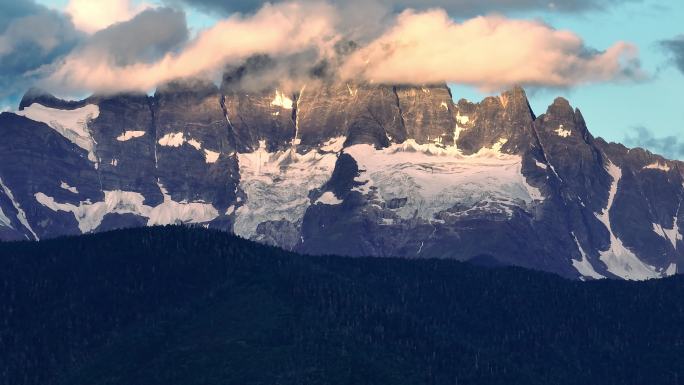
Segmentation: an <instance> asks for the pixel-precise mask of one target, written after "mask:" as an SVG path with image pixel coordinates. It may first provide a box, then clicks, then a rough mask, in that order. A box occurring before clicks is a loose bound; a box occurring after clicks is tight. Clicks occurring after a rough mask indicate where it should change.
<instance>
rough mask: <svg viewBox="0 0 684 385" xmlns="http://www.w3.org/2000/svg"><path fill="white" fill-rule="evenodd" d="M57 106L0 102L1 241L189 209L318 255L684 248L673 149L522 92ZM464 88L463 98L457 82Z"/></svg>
mask: <svg viewBox="0 0 684 385" xmlns="http://www.w3.org/2000/svg"><path fill="white" fill-rule="evenodd" d="M268 68H269V62H268V61H267V60H265V59H263V60H255V61H252V62H251V64H250V65H249V66H246V67H241V68H237V69H233V70H231V71H230V72H227V74H226V76H224V79H223V83H222V84H221V85H220V87H217V86H215V85H214V84H212V83H208V82H203V81H192V80H184V81H178V82H173V83H171V84H168V85H165V86H163V87H160V88H159V90H158V91H157V92H156V94H155V95H154V96H147V95H118V96H93V97H91V98H88V99H85V100H83V101H75V102H64V101H60V100H58V99H56V98H54V97H51V96H49V95H45V94H44V93H40V92H38V91H36V90H32V91H31V92H30V93H28V94H27V96H26V97H25V98H24V100H22V103H21V107H22V110H21V111H19V112H17V113H16V114H15V113H3V114H2V115H0V132H2V134H3V137H4V138H5V140H4V141H3V142H0V151H2V153H3V162H2V164H0V178H1V180H2V184H3V188H2V189H0V209H1V210H2V211H1V212H0V238H1V239H5V240H16V239H44V238H49V237H54V236H59V235H65V234H79V233H83V232H92V231H103V230H107V229H112V228H119V227H128V226H143V225H154V224H164V223H195V224H201V225H204V226H207V227H213V228H219V229H222V230H225V231H232V232H235V233H236V234H238V235H241V236H243V237H246V238H250V239H254V240H257V241H260V242H264V243H268V244H272V245H277V246H280V247H284V248H287V249H291V250H297V251H299V252H304V253H310V254H341V255H349V256H364V255H371V256H395V257H408V258H427V257H431V258H453V259H458V260H470V259H473V258H475V259H482V258H486V259H487V260H489V261H493V262H495V263H496V264H505V265H517V266H523V267H527V268H532V269H539V270H545V271H550V272H554V273H557V274H561V275H563V276H566V277H570V278H581V279H600V278H624V279H648V278H657V277H663V276H667V275H671V274H674V273H676V271H677V266H682V265H681V264H682V263H683V262H684V261H683V258H684V242H683V241H682V231H681V230H680V229H684V210H681V205H682V201H683V200H684V190H683V181H684V178H683V175H684V166H682V163H681V162H677V161H670V160H667V159H664V158H662V157H660V156H657V155H654V154H651V153H649V152H647V151H645V150H641V149H627V148H625V147H623V146H621V145H619V144H613V143H606V142H605V141H603V140H601V139H596V138H594V137H593V136H592V135H591V133H590V132H589V130H588V129H587V125H586V123H585V121H584V118H583V117H582V114H581V112H580V111H579V110H576V109H573V108H572V107H571V106H570V103H569V102H568V101H567V100H564V99H557V100H555V101H554V103H553V104H552V105H551V106H550V107H549V108H548V110H547V111H546V112H545V113H544V114H542V115H540V116H538V117H537V116H535V114H534V113H533V112H532V110H531V108H530V106H529V103H528V101H527V97H526V95H525V92H524V90H522V89H521V88H514V89H512V90H510V91H508V92H505V93H503V94H502V95H501V96H499V97H489V98H486V99H485V100H483V101H482V102H480V103H471V102H468V101H466V100H460V101H458V103H454V102H453V99H454V98H453V95H451V93H450V90H449V88H448V87H447V86H446V85H426V86H423V87H414V86H391V85H377V84H355V83H352V82H349V83H339V82H331V81H328V80H326V79H323V78H322V79H321V81H319V82H316V83H315V84H307V85H306V86H297V87H292V86H288V85H282V84H277V83H274V84H272V85H269V86H262V87H261V88H256V89H255V88H251V89H246V88H245V87H244V84H245V79H247V78H248V77H249V76H259V74H261V73H262V72H263V71H265V69H268ZM456 96H457V95H456Z"/></svg>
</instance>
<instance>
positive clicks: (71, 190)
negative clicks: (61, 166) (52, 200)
mask: <svg viewBox="0 0 684 385" xmlns="http://www.w3.org/2000/svg"><path fill="white" fill-rule="evenodd" d="M59 187H60V188H62V189H64V190H67V191H69V192H71V193H74V194H78V189H77V188H76V187H72V186H69V184H68V183H66V182H61V183H60V184H59Z"/></svg>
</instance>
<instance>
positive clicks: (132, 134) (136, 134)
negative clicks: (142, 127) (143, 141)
mask: <svg viewBox="0 0 684 385" xmlns="http://www.w3.org/2000/svg"><path fill="white" fill-rule="evenodd" d="M144 135H145V131H124V133H123V134H121V135H119V136H117V137H116V140H118V141H119V142H127V141H129V140H131V139H135V138H140V137H142V136H144Z"/></svg>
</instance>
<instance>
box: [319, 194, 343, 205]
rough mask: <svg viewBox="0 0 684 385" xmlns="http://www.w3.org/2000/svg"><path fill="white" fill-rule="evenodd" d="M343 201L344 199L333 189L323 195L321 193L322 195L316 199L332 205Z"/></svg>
mask: <svg viewBox="0 0 684 385" xmlns="http://www.w3.org/2000/svg"><path fill="white" fill-rule="evenodd" d="M342 202H343V201H342V200H341V199H338V198H337V197H336V196H335V194H334V193H333V192H331V191H326V192H324V193H323V195H321V197H320V198H318V200H316V203H322V204H324V205H331V206H334V205H339V204H341V203H342Z"/></svg>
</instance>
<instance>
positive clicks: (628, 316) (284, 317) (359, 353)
mask: <svg viewBox="0 0 684 385" xmlns="http://www.w3.org/2000/svg"><path fill="white" fill-rule="evenodd" d="M683 330H684V278H682V277H679V276H678V277H673V278H669V279H663V280H656V281H648V282H642V283H630V282H621V281H601V282H591V283H581V282H574V281H567V280H564V279H562V278H558V277H556V276H553V275H548V274H544V273H538V272H533V271H526V270H522V269H517V268H502V269H486V268H482V267H476V266H472V265H468V264H463V263H459V262H454V261H445V260H400V259H379V258H376V259H368V258H358V259H350V258H337V257H306V256H299V255H295V254H291V253H288V252H284V251H281V250H279V249H275V248H270V247H267V246H263V245H258V244H255V243H252V242H249V241H245V240H242V239H239V238H236V237H233V236H231V235H228V234H225V233H221V232H217V231H208V230H203V229H187V228H182V227H166V228H145V229H135V230H120V231H114V232H109V233H103V234H96V235H88V236H82V237H76V238H63V239H56V240H51V241H45V242H39V243H2V244H0V383H2V384H12V385H19V384H40V385H49V384H70V385H78V384H88V385H97V384H122V385H124V384H125V385H138V384H165V385H167V384H183V385H191V384H450V385H453V384H507V385H509V384H526V385H534V384H544V385H548V384H677V383H679V382H684V331H683Z"/></svg>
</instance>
